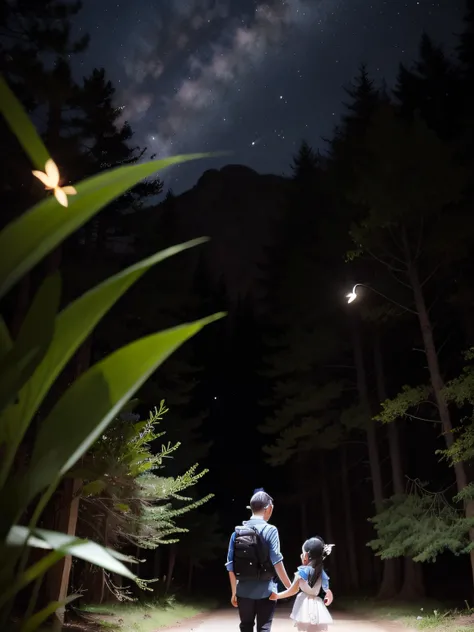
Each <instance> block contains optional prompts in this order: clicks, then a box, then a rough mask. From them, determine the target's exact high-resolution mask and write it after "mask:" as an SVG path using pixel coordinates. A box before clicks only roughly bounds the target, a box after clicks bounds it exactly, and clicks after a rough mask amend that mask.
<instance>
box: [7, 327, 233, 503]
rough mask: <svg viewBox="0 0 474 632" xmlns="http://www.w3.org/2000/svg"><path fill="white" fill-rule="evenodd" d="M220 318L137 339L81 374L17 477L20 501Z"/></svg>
mask: <svg viewBox="0 0 474 632" xmlns="http://www.w3.org/2000/svg"><path fill="white" fill-rule="evenodd" d="M222 316H223V314H216V315H214V316H210V317H208V318H204V319H202V320H198V321H196V322H194V323H188V324H185V325H180V326H179V327H173V328H172V329H168V330H165V331H162V332H159V333H156V334H152V335H150V336H146V337H144V338H141V339H140V340H136V341H134V342H132V343H130V344H128V345H126V346H125V347H122V348H121V349H119V350H118V351H116V352H115V353H112V354H111V355H109V356H108V357H107V358H105V359H104V360H102V361H101V362H98V363H97V364H95V365H94V366H93V367H91V368H90V369H89V370H88V371H86V372H85V373H84V374H82V375H81V376H80V377H79V378H78V379H77V380H76V381H75V382H74V383H73V384H72V385H71V386H70V387H69V389H68V390H67V391H66V392H65V393H64V395H63V396H62V397H61V399H60V400H59V401H58V402H57V404H56V405H55V407H54V408H53V410H52V411H51V413H50V414H49V415H48V417H47V418H46V419H44V420H43V421H42V423H41V426H40V427H39V429H38V434H37V437H36V442H35V445H34V448H33V454H32V457H31V462H30V467H29V471H28V473H27V475H25V477H24V478H23V480H22V481H20V495H22V494H24V496H23V498H22V502H23V503H25V502H26V503H28V502H29V501H30V500H32V499H33V498H34V497H35V496H36V494H38V493H39V492H40V491H41V490H42V489H45V488H46V487H48V486H49V485H51V483H53V482H54V481H55V480H57V477H58V475H60V476H63V475H64V474H65V473H66V472H67V471H68V470H69V469H70V468H71V467H72V466H73V465H74V464H75V463H76V462H77V461H78V459H80V458H81V456H82V455H83V454H84V453H85V452H86V451H87V450H88V449H89V447H90V446H91V445H92V443H93V442H94V441H95V440H96V439H97V438H98V437H100V435H101V434H102V433H103V432H104V430H105V429H106V428H107V426H108V424H109V423H110V422H111V421H112V419H114V418H115V417H116V415H117V413H118V412H119V411H120V410H121V409H122V408H123V406H124V404H125V403H126V402H127V401H128V400H129V399H130V398H131V397H132V396H133V395H134V393H135V392H136V391H137V390H138V389H139V388H140V386H142V384H143V383H144V382H145V381H146V380H147V379H148V378H149V377H150V375H151V374H152V373H153V372H154V371H155V370H156V369H157V368H158V367H159V366H160V364H162V363H163V362H164V361H165V360H166V358H168V357H169V356H170V355H171V354H172V353H173V351H175V350H176V349H177V348H178V347H179V346H181V344H183V342H185V341H186V340H187V339H188V338H191V337H192V336H193V335H195V334H196V333H197V332H198V331H200V330H201V329H202V328H203V327H204V326H205V325H207V324H209V323H211V322H213V321H215V320H217V319H219V318H222ZM18 500H19V499H18ZM23 506H24V505H23Z"/></svg>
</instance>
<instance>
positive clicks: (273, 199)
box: [161, 165, 292, 302]
mask: <svg viewBox="0 0 474 632" xmlns="http://www.w3.org/2000/svg"><path fill="white" fill-rule="evenodd" d="M291 188H292V182H291V180H290V179H288V178H284V177H281V176H276V175H266V174H265V175H262V174H259V173H257V172H256V171H254V170H253V169H250V168H249V167H245V166H242V165H227V166H225V167H223V168H222V169H220V170H217V169H212V170H209V171H206V172H205V173H204V174H203V175H202V176H201V178H199V180H198V182H197V184H196V185H195V186H194V187H193V188H192V189H190V190H189V191H186V192H185V193H182V194H181V195H179V196H176V197H174V196H172V197H171V196H170V197H169V198H168V200H167V201H166V202H164V203H163V204H162V205H161V207H162V210H164V211H165V213H166V215H168V218H167V221H168V222H169V221H172V224H173V230H172V233H173V234H174V236H175V237H176V238H177V239H179V240H181V239H189V238H192V237H196V236H200V235H208V236H209V237H211V239H212V241H211V244H210V245H209V246H206V249H205V251H206V260H207V264H208V265H209V268H210V270H211V274H212V277H213V278H214V280H215V281H216V283H219V282H222V281H223V282H224V284H225V286H226V288H227V292H228V295H229V298H230V299H231V300H232V301H236V300H237V299H238V298H241V297H244V296H248V295H252V296H253V298H255V299H256V300H257V302H258V301H259V300H262V298H263V290H262V283H261V281H262V280H263V278H262V277H263V276H264V275H265V270H266V263H267V256H268V251H269V248H270V247H271V246H273V245H274V243H275V237H276V235H277V231H278V227H279V223H280V219H281V218H282V213H283V210H284V208H285V204H286V202H287V200H288V197H289V193H290V191H291ZM170 216H171V217H170Z"/></svg>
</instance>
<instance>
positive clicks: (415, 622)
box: [64, 601, 474, 632]
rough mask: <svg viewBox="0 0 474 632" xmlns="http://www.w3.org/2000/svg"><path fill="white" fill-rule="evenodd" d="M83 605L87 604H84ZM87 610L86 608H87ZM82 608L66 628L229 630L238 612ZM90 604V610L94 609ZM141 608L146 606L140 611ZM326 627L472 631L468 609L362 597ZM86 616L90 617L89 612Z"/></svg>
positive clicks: (284, 622)
mask: <svg viewBox="0 0 474 632" xmlns="http://www.w3.org/2000/svg"><path fill="white" fill-rule="evenodd" d="M88 610H89V609H88ZM91 610H92V611H91ZM91 610H89V611H88V616H87V619H88V623H89V625H87V624H86V625H84V623H86V621H85V620H83V622H82V623H83V625H80V626H78V627H77V628H76V627H74V628H71V627H69V626H65V628H64V630H68V632H72V630H74V632H76V630H80V631H81V632H104V631H105V630H109V631H116V632H127V631H128V630H130V631H131V632H191V631H192V632H235V630H238V613H237V611H236V610H234V609H233V608H226V609H222V610H217V611H213V612H211V613H209V612H208V610H209V608H205V607H201V608H200V607H199V606H183V605H181V604H179V605H178V604H176V605H175V607H171V608H160V607H156V606H155V607H153V608H150V607H148V608H145V609H144V607H143V605H142V606H140V605H138V604H137V605H134V604H123V605H122V606H119V608H118V610H117V607H113V608H111V609H110V610H108V609H107V608H103V607H98V608H97V609H95V608H92V609H91ZM94 610H95V612H94ZM145 610H146V612H145ZM331 610H332V615H333V617H334V625H332V626H330V631H331V632H415V631H416V630H431V631H432V632H474V612H473V611H470V612H469V611H466V612H464V613H461V612H455V611H446V610H443V609H441V608H439V609H436V608H435V607H433V606H432V605H426V604H425V605H424V606H421V604H413V605H411V604H410V605H402V604H397V605H396V604H387V605H381V604H379V603H377V602H375V601H374V602H370V601H364V602H363V603H361V602H359V603H354V604H353V606H352V607H351V605H350V604H347V606H346V604H344V611H340V612H338V611H334V610H333V609H332V608H331ZM290 611H291V606H289V605H288V604H279V605H278V608H277V615H276V618H275V621H274V623H273V627H272V632H294V630H295V628H294V626H293V622H292V621H291V620H290V618H289V615H290ZM89 617H90V618H89Z"/></svg>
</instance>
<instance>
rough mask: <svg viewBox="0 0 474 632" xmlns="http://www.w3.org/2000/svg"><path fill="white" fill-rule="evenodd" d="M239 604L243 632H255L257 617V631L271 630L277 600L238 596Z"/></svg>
mask: <svg viewBox="0 0 474 632" xmlns="http://www.w3.org/2000/svg"><path fill="white" fill-rule="evenodd" d="M237 604H238V606H239V615H240V631H241V632H253V626H254V625H255V619H257V632H270V630H271V629H272V621H273V615H274V614H275V608H276V601H270V599H247V597H237Z"/></svg>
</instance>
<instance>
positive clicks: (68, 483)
mask: <svg viewBox="0 0 474 632" xmlns="http://www.w3.org/2000/svg"><path fill="white" fill-rule="evenodd" d="M91 341H92V339H91V338H89V339H88V340H86V341H85V342H84V344H83V345H82V347H81V348H80V349H79V351H78V352H77V354H76V358H75V366H74V379H77V378H78V377H79V376H80V375H81V374H82V373H83V372H84V371H86V370H87V368H88V366H89V364H90V354H91ZM81 486H82V481H80V480H77V479H65V480H64V481H63V482H62V489H63V496H62V502H61V508H60V511H59V516H58V524H57V530H58V531H61V532H62V533H67V535H76V525H77V518H78V515H79V502H80V495H79V492H80V489H81ZM71 564H72V558H71V556H70V555H68V556H66V557H65V558H63V559H62V560H60V561H59V562H58V563H57V564H56V565H55V566H54V567H53V568H52V569H51V571H49V573H48V574H47V586H46V594H47V596H48V599H49V600H50V601H63V600H64V599H65V598H66V597H67V595H68V590H69V577H70V574H71ZM56 617H57V618H59V619H60V620H61V621H62V620H63V619H64V608H61V609H59V610H58V611H56Z"/></svg>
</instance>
